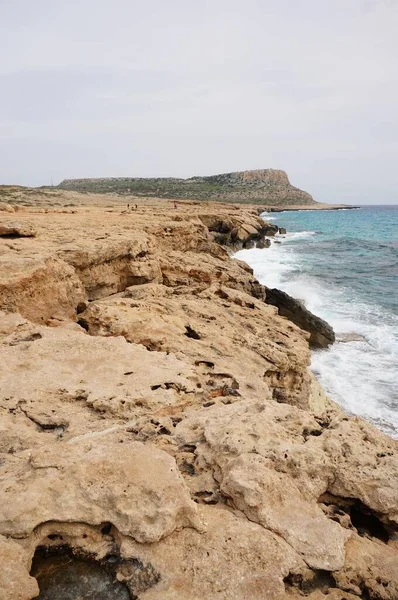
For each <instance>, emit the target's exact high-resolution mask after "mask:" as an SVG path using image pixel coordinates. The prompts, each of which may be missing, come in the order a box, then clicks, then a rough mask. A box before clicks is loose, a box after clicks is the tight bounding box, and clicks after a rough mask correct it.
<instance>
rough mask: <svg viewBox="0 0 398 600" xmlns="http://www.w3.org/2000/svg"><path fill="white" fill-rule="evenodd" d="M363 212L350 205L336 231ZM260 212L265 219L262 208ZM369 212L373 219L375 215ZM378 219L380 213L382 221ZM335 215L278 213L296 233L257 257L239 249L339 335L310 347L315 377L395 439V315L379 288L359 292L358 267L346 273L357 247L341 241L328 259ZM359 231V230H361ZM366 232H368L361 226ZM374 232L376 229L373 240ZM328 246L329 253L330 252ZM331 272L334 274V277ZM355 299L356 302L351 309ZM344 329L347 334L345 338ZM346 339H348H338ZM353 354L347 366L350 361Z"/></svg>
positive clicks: (264, 278) (265, 277) (266, 279)
mask: <svg viewBox="0 0 398 600" xmlns="http://www.w3.org/2000/svg"><path fill="white" fill-rule="evenodd" d="M373 214H374V213H372V215H373ZM383 214H384V213H383ZM363 217H364V215H360V214H359V213H357V214H356V215H350V214H349V213H348V214H347V215H346V219H345V220H344V222H345V225H344V227H343V228H342V229H340V230H339V234H340V235H341V239H343V238H344V236H347V235H348V236H351V235H352V231H353V227H355V224H358V226H359V224H360V223H361V219H362V218H363ZM263 218H264V219H267V216H266V215H264V216H263ZM384 218H386V217H384ZM387 218H388V217H387ZM369 219H370V220H372V216H370V217H369ZM382 219H383V217H380V219H379V222H380V220H382ZM337 221H339V219H337ZM337 221H336V220H335V219H334V218H333V219H332V218H331V217H330V218H329V217H326V215H325V218H320V216H317V215H314V214H313V215H312V216H310V214H308V215H306V214H305V213H303V214H301V216H300V215H299V213H297V214H296V216H295V217H294V219H293V220H292V219H291V218H290V217H287V216H286V217H285V218H284V219H282V218H281V217H280V218H279V219H276V220H275V221H273V222H274V223H275V222H277V223H279V224H281V225H282V226H284V227H288V223H290V225H291V226H292V228H293V229H294V231H295V233H293V234H291V235H290V237H289V236H288V238H286V239H285V240H283V239H280V241H281V245H279V244H278V245H277V246H276V245H275V246H273V248H272V250H271V254H270V255H269V260H268V259H267V257H266V256H265V255H263V258H261V256H260V255H261V254H262V253H258V256H257V255H256V254H255V253H253V255H252V256H251V255H250V254H248V255H247V257H245V253H242V254H240V255H238V257H240V258H241V259H242V260H246V261H247V262H248V263H249V264H250V265H251V266H252V267H253V268H254V272H255V275H256V276H257V278H258V279H259V281H260V282H261V283H263V284H265V285H269V286H270V287H277V288H280V289H282V290H284V291H285V292H287V293H288V294H291V295H292V296H294V297H296V298H301V299H302V301H303V302H305V306H306V307H307V308H309V310H311V311H313V312H314V313H315V314H317V315H319V316H320V317H322V318H324V319H326V320H327V321H328V322H329V323H331V324H332V325H333V327H334V329H335V331H336V337H337V342H338V343H337V344H335V345H334V346H333V347H331V348H330V349H329V351H328V352H326V353H322V352H321V353H318V354H315V355H314V358H313V365H314V367H313V369H314V372H315V373H317V377H318V378H319V381H320V382H321V384H322V385H323V386H324V387H325V388H326V390H327V392H328V393H329V395H330V397H331V398H333V399H334V400H336V401H337V402H339V404H340V405H341V406H342V407H343V408H344V409H345V410H347V411H348V412H349V413H350V414H352V415H355V414H356V415H359V416H362V417H363V418H366V419H367V420H368V421H369V422H371V423H373V424H374V425H375V426H376V427H378V428H379V429H380V430H382V431H384V432H385V433H387V434H388V435H391V436H392V437H393V438H394V439H397V437H398V420H397V413H396V411H394V399H395V391H396V385H394V382H396V377H395V376H394V367H393V365H394V364H395V359H396V340H397V333H398V329H397V327H398V321H397V319H396V318H394V316H393V315H394V313H391V315H390V312H389V310H390V309H389V307H388V306H387V307H386V306H385V304H384V303H383V302H382V303H381V304H380V301H379V299H378V297H377V296H375V297H374V296H373V297H372V296H369V295H366V294H365V295H363V285H359V286H358V279H357V278H355V277H356V276H355V275H353V277H354V279H353V280H351V279H350V276H351V271H352V269H354V273H356V272H357V271H356V270H355V269H356V262H355V253H354V255H353V254H352V253H351V252H350V250H349V249H347V251H346V253H342V251H341V248H340V252H339V254H338V255H337V256H338V258H339V261H340V262H339V264H336V259H335V260H333V256H334V254H333V252H334V251H335V245H334V244H333V239H334V237H336V236H333V233H332V232H333V227H334V225H333V224H334V223H337ZM315 222H317V224H318V225H317V226H316V225H315ZM293 224H294V226H293ZM308 230H320V231H321V232H323V237H321V236H319V235H317V232H316V231H308ZM375 230H376V229H375ZM360 231H361V230H360ZM329 233H330V235H329ZM358 237H359V238H361V234H358ZM364 237H367V236H366V235H365V234H364V233H362V238H364ZM376 238H377V234H376V237H375V242H376V241H377V239H376ZM354 239H355V238H354ZM322 241H323V242H324V243H322ZM341 245H342V246H343V247H345V246H344V244H341ZM329 252H331V253H332V254H331V256H330V258H329V257H328V255H329ZM382 256H383V255H382ZM328 260H330V269H331V273H330V274H329V275H328V274H327V272H326V271H324V269H325V267H326V265H327V264H328ZM375 260H376V259H375ZM344 261H345V262H344ZM351 261H353V263H352V266H350V265H351ZM376 264H377V263H376ZM339 265H340V266H339ZM368 273H369V275H368V276H369V277H370V276H371V275H372V274H373V273H374V269H373V270H372V268H371V265H369V270H368ZM333 274H335V275H336V276H337V279H336V277H334V278H333ZM325 280H326V281H328V282H329V286H328V292H326V290H325V288H324V285H325ZM380 281H382V280H380ZM350 282H351V283H352V286H353V287H352V288H351V284H350ZM342 286H345V287H342ZM347 286H348V287H347ZM356 306H359V307H360V308H358V309H356V308H355V307H356ZM391 310H392V307H391ZM358 313H359V314H358ZM383 315H384V316H383ZM389 315H390V316H389ZM347 336H348V337H349V338H351V339H347ZM343 342H344V343H345V344H347V342H350V343H349V344H348V345H345V344H344V345H343ZM358 342H361V343H358ZM350 362H352V367H351V368H349V366H348V364H349V363H350ZM383 373H384V375H383ZM356 379H358V381H357V383H355V380H356ZM364 397H366V398H367V402H366V403H365V404H364V403H363V402H362V401H361V398H364Z"/></svg>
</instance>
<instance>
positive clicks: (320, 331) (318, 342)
mask: <svg viewBox="0 0 398 600" xmlns="http://www.w3.org/2000/svg"><path fill="white" fill-rule="evenodd" d="M266 302H267V304H272V305H273V306H276V307H277V308H278V312H279V314H280V315H281V316H282V317H286V318H287V319H289V320H290V321H292V323H295V324H296V325H298V327H300V328H301V329H304V331H308V333H309V334H310V339H309V344H310V346H311V347H312V348H327V346H330V344H333V343H334V342H335V339H336V338H335V334H334V331H333V328H332V327H331V326H330V325H329V323H326V321H324V320H323V319H321V318H320V317H317V316H316V315H314V314H313V313H312V312H311V311H310V310H308V309H307V308H306V307H305V306H304V304H303V302H301V301H300V300H296V299H295V298H292V296H289V294H286V292H282V290H278V289H277V288H273V289H269V288H267V293H266Z"/></svg>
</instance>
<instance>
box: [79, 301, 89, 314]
mask: <svg viewBox="0 0 398 600" xmlns="http://www.w3.org/2000/svg"><path fill="white" fill-rule="evenodd" d="M86 308H87V304H86V303H85V302H79V304H78V305H77V306H76V313H77V314H78V315H80V314H81V313H82V312H84V311H85V310H86Z"/></svg>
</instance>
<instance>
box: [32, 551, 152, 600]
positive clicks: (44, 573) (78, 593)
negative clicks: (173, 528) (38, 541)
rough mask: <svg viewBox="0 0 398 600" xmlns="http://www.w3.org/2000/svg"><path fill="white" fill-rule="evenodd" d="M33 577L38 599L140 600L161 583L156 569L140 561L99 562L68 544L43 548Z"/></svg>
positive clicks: (113, 559) (108, 558)
mask: <svg viewBox="0 0 398 600" xmlns="http://www.w3.org/2000/svg"><path fill="white" fill-rule="evenodd" d="M31 575H32V576H33V577H35V578H36V579H37V582H38V584H39V588H40V594H39V596H38V600H138V598H139V594H140V593H141V592H145V591H146V590H148V589H149V588H151V587H153V586H154V585H156V584H157V583H158V582H159V581H160V574H159V573H158V572H157V571H155V569H154V568H153V566H152V565H151V564H150V563H147V564H144V563H143V562H141V561H140V560H139V559H138V558H131V559H122V558H121V557H120V556H119V554H118V553H112V554H108V555H107V556H105V557H104V558H102V559H101V560H95V557H94V556H93V555H89V554H85V553H83V552H78V551H76V550H74V549H72V548H71V547H70V546H68V545H66V544H62V545H59V546H50V547H44V546H39V547H38V548H37V549H36V552H35V556H34V558H33V562H32V569H31Z"/></svg>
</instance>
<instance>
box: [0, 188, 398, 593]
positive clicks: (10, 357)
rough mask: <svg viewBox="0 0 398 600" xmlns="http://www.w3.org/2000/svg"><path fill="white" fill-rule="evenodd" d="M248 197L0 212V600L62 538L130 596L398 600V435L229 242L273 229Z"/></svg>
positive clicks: (56, 549) (61, 553)
mask: <svg viewBox="0 0 398 600" xmlns="http://www.w3.org/2000/svg"><path fill="white" fill-rule="evenodd" d="M75 199H76V202H82V203H83V201H84V197H83V198H77V197H76V195H75ZM104 202H105V200H104ZM137 204H138V203H137ZM257 211H258V205H257V206H255V205H251V206H248V205H244V207H242V206H238V207H237V206H236V205H232V206H231V205H230V206H228V205H225V204H223V205H221V204H218V203H214V204H210V203H206V204H199V205H197V204H184V203H183V202H178V207H177V208H176V209H174V207H173V206H172V205H170V202H168V204H165V203H163V204H156V203H153V204H152V205H145V204H143V203H142V204H138V207H137V209H133V210H128V211H127V210H126V209H125V206H123V207H122V208H121V207H116V206H113V207H111V208H108V207H107V206H106V205H105V206H89V207H88V206H81V205H79V206H74V207H71V208H57V207H55V208H51V207H50V208H46V209H44V208H41V207H39V208H33V209H30V208H29V207H24V210H22V211H16V212H14V211H13V212H12V213H11V212H7V213H0V266H1V270H0V272H1V276H0V355H1V361H0V381H1V383H2V385H1V386H0V400H1V401H0V427H1V429H2V432H3V436H2V441H1V444H2V445H1V447H0V449H1V453H2V454H1V458H2V464H1V465H0V475H1V477H2V481H3V486H2V487H0V559H1V560H2V565H3V569H2V571H1V572H0V589H1V590H2V591H3V594H4V598H7V600H12V599H13V598H15V599H17V598H18V600H31V599H33V598H34V597H36V596H37V593H38V583H37V580H39V583H40V577H41V573H43V572H46V569H48V567H49V565H48V562H46V560H47V557H48V554H50V555H52V556H55V557H61V558H62V557H64V558H67V557H69V556H70V553H72V554H73V556H75V557H80V560H81V561H82V563H83V564H87V561H88V560H90V561H91V562H92V563H95V564H96V565H97V568H98V569H99V570H100V571H101V570H105V571H106V569H108V570H109V569H113V571H112V572H113V573H114V577H117V579H118V581H119V582H120V584H121V585H125V586H126V587H127V589H128V593H129V594H130V595H132V596H135V597H137V596H139V597H140V598H142V600H146V599H148V600H165V599H166V598H167V599H170V600H187V598H189V599H190V600H200V599H202V598H214V599H215V600H240V599H241V598H244V597H250V600H264V597H268V596H269V597H271V596H272V597H275V598H276V597H278V600H279V599H280V600H289V599H291V598H299V597H301V596H302V592H303V590H304V591H308V590H313V591H314V593H315V594H316V598H317V600H322V599H323V598H325V599H326V598H331V596H332V595H333V599H334V600H342V598H343V597H344V598H347V600H354V599H355V598H357V597H358V593H359V594H362V591H364V590H366V594H368V595H369V597H376V595H377V594H379V595H380V593H383V599H384V598H385V599H386V600H396V598H397V595H398V573H395V572H396V569H395V572H394V570H393V568H395V567H393V565H396V564H397V561H398V548H397V545H396V536H397V533H398V523H397V521H398V519H397V516H396V515H397V514H398V477H397V475H398V443H397V442H396V441H394V440H393V439H391V438H389V437H388V436H387V435H385V434H383V433H382V432H380V431H378V430H377V429H376V428H375V427H374V426H372V425H371V424H369V423H367V422H366V421H365V420H363V419H361V418H360V417H350V416H348V415H347V414H346V413H345V412H344V411H343V410H342V409H341V408H340V407H339V406H337V404H335V403H334V402H332V401H331V400H330V399H328V398H327V397H326V395H325V393H324V392H323V390H322V388H321V387H320V385H319V384H318V383H317V382H316V381H315V379H314V377H313V376H312V375H311V374H310V372H309V364H310V350H309V343H308V340H309V334H308V333H307V332H305V331H303V330H302V329H300V328H299V327H298V326H297V325H295V324H294V323H293V322H291V321H290V320H288V319H287V318H285V317H281V316H280V315H279V314H278V308H277V307H276V306H272V305H270V304H267V303H266V302H265V299H266V294H267V291H266V289H265V288H264V287H263V286H261V285H260V283H259V282H258V281H257V279H256V278H255V277H254V275H253V270H252V269H251V268H250V267H249V266H248V265H247V264H246V263H243V262H241V261H240V260H235V259H232V258H231V256H230V254H231V252H233V251H235V249H236V248H242V247H249V248H250V247H251V245H252V244H254V243H256V242H257V241H258V240H260V241H262V242H263V243H265V238H264V236H267V234H268V235H271V236H272V235H274V234H275V228H276V226H275V225H274V224H273V223H265V222H264V220H263V219H261V218H260V217H259V216H258V214H257ZM11 495H12V502H10V496H11ZM375 532H376V533H377V535H376V533H375ZM60 540H61V541H60ZM61 542H62V543H61ZM37 548H45V549H46V552H44V555H43V552H42V551H38V550H37ZM46 553H47V554H46ZM68 553H69V554H68ZM33 557H35V565H36V566H35V569H36V570H35V569H34V570H33V571H30V569H31V563H32V559H33ZM107 557H111V558H112V560H113V563H112V561H111V560H110V559H109V561H108V558H107ZM107 561H108V562H107ZM369 564H371V571H369ZM112 565H113V566H112ZM137 565H138V566H137ZM320 573H321V574H322V577H321V579H320V575H319V574H320ZM58 577H61V580H62V577H63V575H62V571H61V572H60V574H58ZM66 579H67V577H66V574H65V580H66ZM320 580H321V584H320V583H319V581H320ZM358 590H359V592H358ZM328 592H330V593H328ZM351 592H353V593H351ZM306 593H307V592H306ZM364 593H365V592H364ZM312 595H313V594H312V593H311V595H310V598H311V596H312ZM314 599H315V596H314Z"/></svg>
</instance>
